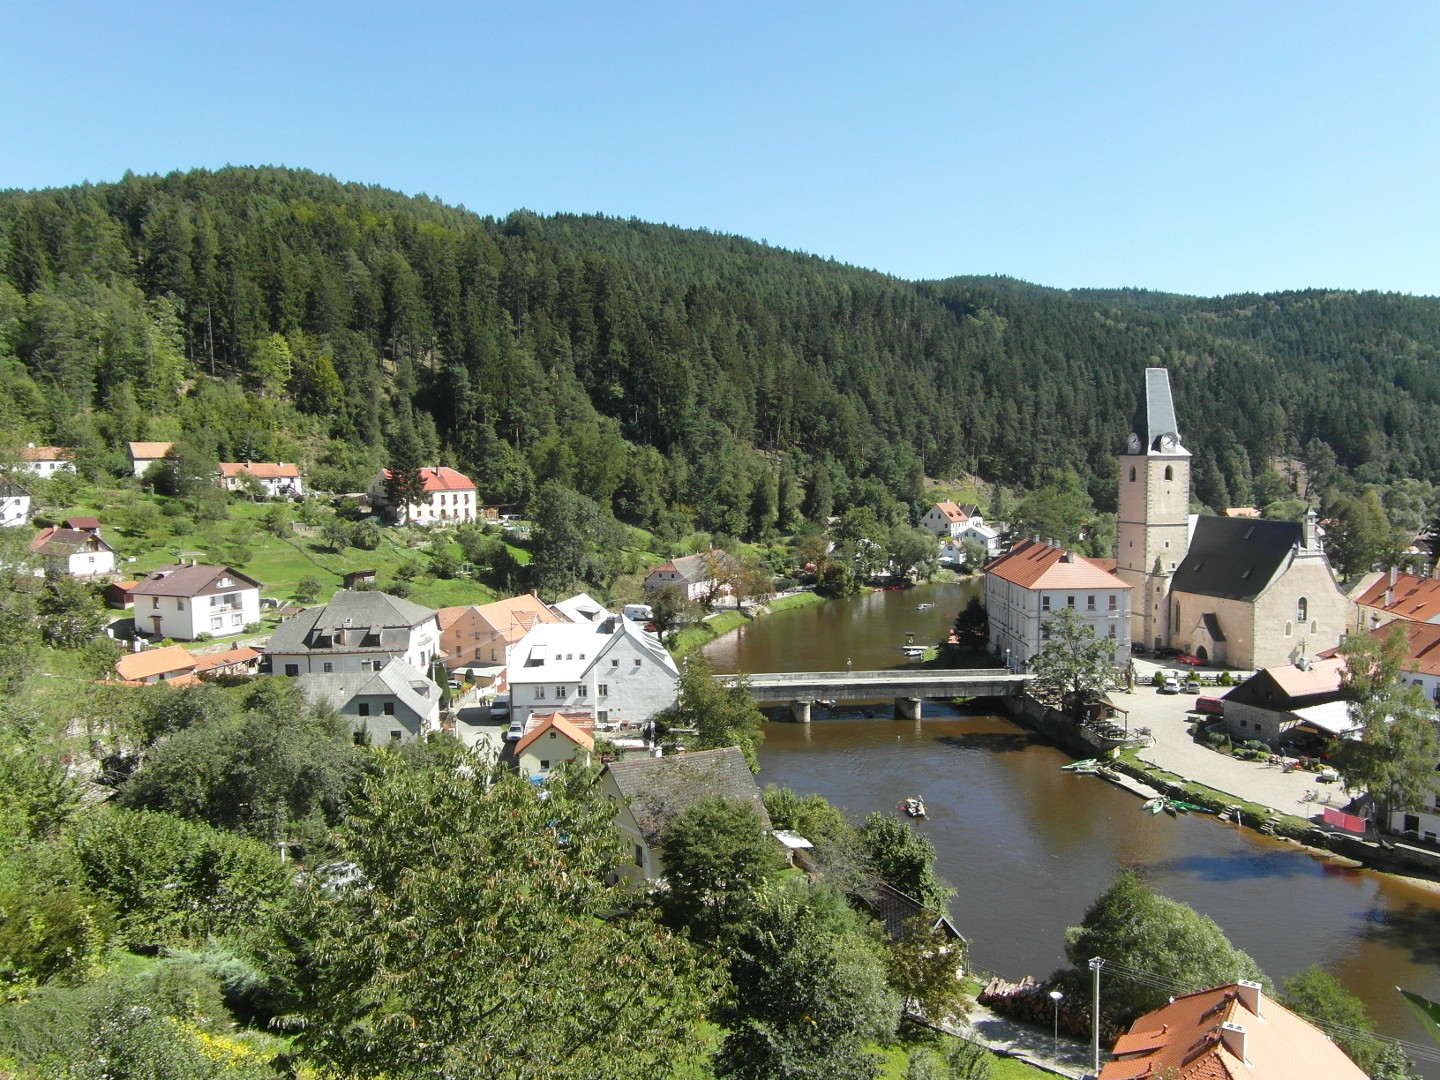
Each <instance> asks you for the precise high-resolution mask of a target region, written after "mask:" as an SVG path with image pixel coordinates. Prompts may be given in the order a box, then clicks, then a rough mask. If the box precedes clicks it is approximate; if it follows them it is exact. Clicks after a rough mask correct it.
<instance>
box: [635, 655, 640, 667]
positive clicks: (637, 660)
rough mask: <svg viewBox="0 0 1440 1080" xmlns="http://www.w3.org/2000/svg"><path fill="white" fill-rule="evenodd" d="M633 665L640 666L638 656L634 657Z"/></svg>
mask: <svg viewBox="0 0 1440 1080" xmlns="http://www.w3.org/2000/svg"><path fill="white" fill-rule="evenodd" d="M635 666H636V667H639V666H640V658H639V657H638V656H637V657H636V658H635Z"/></svg>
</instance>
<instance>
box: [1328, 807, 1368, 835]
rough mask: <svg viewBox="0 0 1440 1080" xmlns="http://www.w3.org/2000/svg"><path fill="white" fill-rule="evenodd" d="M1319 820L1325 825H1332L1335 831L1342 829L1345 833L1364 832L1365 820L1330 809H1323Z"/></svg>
mask: <svg viewBox="0 0 1440 1080" xmlns="http://www.w3.org/2000/svg"><path fill="white" fill-rule="evenodd" d="M1321 820H1322V821H1324V822H1325V824H1326V825H1334V826H1335V827H1336V828H1337V829H1344V830H1346V831H1347V832H1354V833H1363V832H1364V831H1365V819H1364V818H1363V817H1356V816H1355V815H1354V814H1346V813H1343V812H1341V811H1339V810H1336V809H1333V808H1332V807H1329V806H1327V807H1325V809H1324V810H1323V811H1322V812H1321Z"/></svg>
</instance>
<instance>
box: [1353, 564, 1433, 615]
mask: <svg viewBox="0 0 1440 1080" xmlns="http://www.w3.org/2000/svg"><path fill="white" fill-rule="evenodd" d="M1387 592H1389V594H1390V599H1389V602H1388V603H1387V602H1386V599H1385V594H1386V593H1387ZM1355 602H1356V603H1357V604H1359V605H1360V606H1361V607H1369V608H1378V609H1380V610H1381V611H1383V612H1385V613H1386V614H1387V615H1391V616H1393V617H1394V618H1397V619H1409V620H1412V621H1414V622H1427V623H1428V622H1434V621H1436V620H1437V619H1440V578H1422V577H1416V576H1415V575H1414V574H1396V575H1395V583H1394V584H1393V585H1392V584H1391V583H1390V578H1389V575H1387V574H1381V575H1380V579H1379V580H1378V581H1376V582H1375V584H1373V585H1371V586H1370V587H1369V588H1368V589H1366V590H1365V591H1364V592H1363V593H1361V594H1360V596H1359V598H1358V599H1356V601H1355Z"/></svg>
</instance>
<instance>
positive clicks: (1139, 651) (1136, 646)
mask: <svg viewBox="0 0 1440 1080" xmlns="http://www.w3.org/2000/svg"><path fill="white" fill-rule="evenodd" d="M1130 651H1131V652H1132V653H1134V654H1135V655H1136V656H1144V655H1145V654H1146V653H1148V652H1149V651H1150V650H1149V649H1147V648H1145V644H1144V642H1141V641H1132V642H1131V643H1130Z"/></svg>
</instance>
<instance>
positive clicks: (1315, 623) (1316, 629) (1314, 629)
mask: <svg viewBox="0 0 1440 1080" xmlns="http://www.w3.org/2000/svg"><path fill="white" fill-rule="evenodd" d="M1310 633H1312V634H1318V633H1320V620H1319V619H1314V620H1312V621H1311V623H1310Z"/></svg>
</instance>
